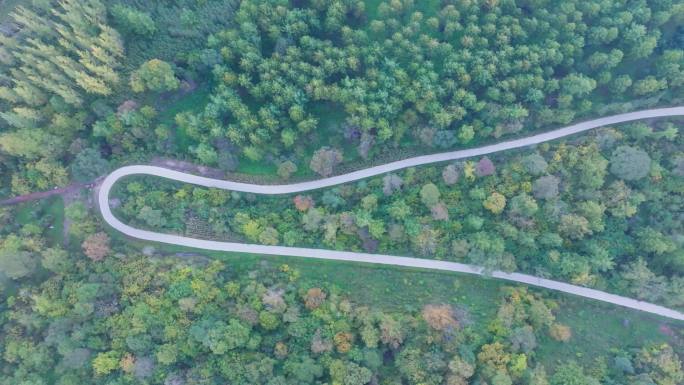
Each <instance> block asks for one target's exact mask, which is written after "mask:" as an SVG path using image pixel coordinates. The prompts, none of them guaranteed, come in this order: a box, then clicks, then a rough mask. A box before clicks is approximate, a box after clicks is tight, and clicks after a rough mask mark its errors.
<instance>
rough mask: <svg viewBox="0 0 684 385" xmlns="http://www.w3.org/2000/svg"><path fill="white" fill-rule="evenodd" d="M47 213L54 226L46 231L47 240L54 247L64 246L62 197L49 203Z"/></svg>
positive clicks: (55, 198)
mask: <svg viewBox="0 0 684 385" xmlns="http://www.w3.org/2000/svg"><path fill="white" fill-rule="evenodd" d="M46 213H47V215H48V216H49V217H50V218H52V225H51V227H48V229H47V230H46V235H47V238H48V240H49V241H50V243H51V244H52V245H62V244H63V242H64V200H63V199H62V197H60V196H55V197H52V198H51V199H50V200H49V201H48V207H47V208H46Z"/></svg>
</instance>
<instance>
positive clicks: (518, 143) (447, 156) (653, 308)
mask: <svg viewBox="0 0 684 385" xmlns="http://www.w3.org/2000/svg"><path fill="white" fill-rule="evenodd" d="M667 116H684V107H672V108H658V109H650V110H643V111H637V112H630V113H625V114H619V115H613V116H608V117H604V118H599V119H595V120H590V121H586V122H582V123H578V124H574V125H571V126H567V127H563V128H559V129H556V130H553V131H549V132H545V133H542V134H538V135H533V136H529V137H526V138H521V139H516V140H510V141H506V142H501V143H497V144H492V145H488V146H483V147H479V148H472V149H467V150H459V151H452V152H445V153H439V154H431V155H424V156H418V157H414V158H408V159H403V160H400V161H396V162H391V163H387V164H384V165H379V166H375V167H370V168H366V169H363V170H358V171H354V172H351V173H348V174H343V175H338V176H334V177H330V178H324V179H318V180H312V181H308V182H302V183H295V184H287V185H256V184H248V183H239V182H232V181H227V180H219V179H211V178H206V177H201V176H197V175H191V174H187V173H183V172H179V171H174V170H170V169H166V168H162V167H156V166H146V165H135V166H125V167H121V168H119V169H117V170H115V171H113V172H112V173H111V174H109V175H108V176H107V177H106V178H105V179H104V180H103V181H102V183H101V185H100V187H99V192H98V203H99V207H100V211H101V213H102V217H103V218H104V220H105V222H107V223H108V224H109V225H110V226H111V227H113V228H114V229H116V230H118V231H120V232H122V233H123V234H126V235H128V236H130V237H133V238H138V239H142V240H146V241H153V242H161V243H167V244H172V245H181V246H187V247H194V248H199V249H205V250H213V251H228V252H241V253H251V254H268V255H285V256H294V257H305V258H317V259H330V260H339V261H351V262H365V263H374V264H382V265H392V266H405V267H417V268H425V269H434V270H445V271H453V272H459V273H467V274H476V275H485V274H487V275H489V276H492V277H494V278H499V279H504V280H508V281H514V282H519V283H524V284H528V285H533V286H538V287H542V288H546V289H550V290H556V291H561V292H564V293H569V294H574V295H578V296H581V297H585V298H590V299H594V300H598V301H603V302H607V303H611V304H615V305H619V306H624V307H628V308H631V309H637V310H641V311H644V312H648V313H653V314H657V315H660V316H663V317H667V318H672V319H676V320H684V313H681V312H679V311H676V310H673V309H669V308H666V307H663V306H659V305H655V304H652V303H648V302H643V301H638V300H635V299H632V298H627V297H622V296H618V295H614V294H610V293H606V292H603V291H600V290H594V289H589V288H586V287H581V286H576V285H571V284H568V283H564V282H559V281H553V280H549V279H544V278H539V277H535V276H532V275H527V274H520V273H506V272H502V271H494V272H489V273H485V272H484V271H483V269H482V268H481V267H478V266H473V265H466V264H462V263H456V262H447V261H438V260H430V259H421V258H410V257H399V256H393V255H383V254H368V253H356V252H347V251H336V250H324V249H309V248H301V247H285V246H266V245H257V244H245V243H234V242H218V241H209V240H202V239H195V238H188V237H183V236H179V235H172V234H164V233H156V232H152V231H147V230H141V229H137V228H134V227H131V226H129V225H127V224H125V223H123V222H121V221H120V220H118V219H117V218H116V217H115V216H114V214H113V213H112V210H111V208H110V206H109V193H110V190H111V188H112V186H113V185H114V184H115V183H116V182H117V181H118V180H119V179H121V178H123V177H126V176H129V175H151V176H156V177H162V178H167V179H172V180H175V181H179V182H184V183H190V184H194V185H199V186H204V187H214V188H220V189H224V190H232V191H241V192H250V193H256V194H267V195H278V194H291V193H298V192H304V191H309V190H315V189H320V188H324V187H329V186H334V185H338V184H342V183H347V182H353V181H356V180H359V179H364V178H368V177H372V176H376V175H380V174H384V173H387V172H391V171H395V170H399V169H403V168H406V167H413V166H418V165H423V164H428V163H436V162H444V161H449V160H456V159H463V158H469V157H474V156H481V155H486V154H490V153H494V152H498V151H504V150H510V149H514V148H521V147H526V146H530V145H535V144H539V143H543V142H547V141H550V140H554V139H559V138H562V137H565V136H568V135H573V134H577V133H580V132H584V131H588V130H591V129H593V128H597V127H603V126H608V125H612V124H617V123H624V122H629V121H634V120H640V119H648V118H661V117H667Z"/></svg>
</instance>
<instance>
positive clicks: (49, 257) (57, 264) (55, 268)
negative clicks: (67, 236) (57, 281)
mask: <svg viewBox="0 0 684 385" xmlns="http://www.w3.org/2000/svg"><path fill="white" fill-rule="evenodd" d="M42 257H43V259H42V261H41V264H42V265H43V267H44V268H46V269H48V270H50V271H52V272H55V273H58V274H64V273H66V272H68V271H69V269H70V268H71V267H72V263H71V261H70V260H69V255H68V254H67V252H66V251H65V250H63V249H60V248H49V249H46V250H45V251H43V253H42Z"/></svg>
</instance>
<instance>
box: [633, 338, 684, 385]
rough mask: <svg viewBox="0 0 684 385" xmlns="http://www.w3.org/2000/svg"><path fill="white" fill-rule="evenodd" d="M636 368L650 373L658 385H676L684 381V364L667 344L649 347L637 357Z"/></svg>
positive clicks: (642, 350) (643, 349)
mask: <svg viewBox="0 0 684 385" xmlns="http://www.w3.org/2000/svg"><path fill="white" fill-rule="evenodd" d="M636 366H637V368H639V369H640V370H642V371H644V372H646V373H648V376H649V377H650V378H651V379H653V381H655V383H656V384H658V385H675V384H681V383H682V381H684V371H683V370H682V362H681V361H680V360H679V357H677V354H676V353H675V352H674V350H673V349H672V347H671V346H670V345H667V344H661V345H653V346H647V347H644V348H642V349H641V351H640V352H639V354H637V357H636Z"/></svg>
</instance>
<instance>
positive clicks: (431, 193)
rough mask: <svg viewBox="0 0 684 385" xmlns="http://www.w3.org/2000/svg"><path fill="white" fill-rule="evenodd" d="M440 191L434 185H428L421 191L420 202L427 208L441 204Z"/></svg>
mask: <svg viewBox="0 0 684 385" xmlns="http://www.w3.org/2000/svg"><path fill="white" fill-rule="evenodd" d="M439 196H440V193H439V189H438V188H437V186H435V185H434V183H427V184H425V185H424V186H423V187H422V188H421V189H420V200H421V201H422V202H423V204H425V206H427V207H432V206H434V205H436V204H437V202H439Z"/></svg>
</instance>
